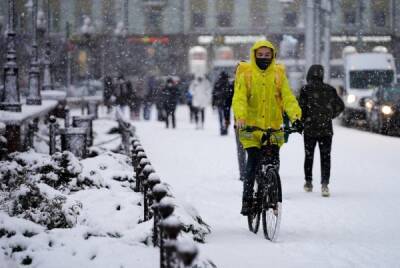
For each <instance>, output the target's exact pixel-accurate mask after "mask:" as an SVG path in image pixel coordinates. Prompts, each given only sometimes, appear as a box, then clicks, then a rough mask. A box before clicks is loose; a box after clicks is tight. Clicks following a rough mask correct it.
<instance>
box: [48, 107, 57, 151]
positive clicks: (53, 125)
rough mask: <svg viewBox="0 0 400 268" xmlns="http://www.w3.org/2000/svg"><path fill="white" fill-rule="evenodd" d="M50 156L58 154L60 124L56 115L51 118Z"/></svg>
mask: <svg viewBox="0 0 400 268" xmlns="http://www.w3.org/2000/svg"><path fill="white" fill-rule="evenodd" d="M49 123H50V124H49V154H50V155H53V154H54V153H55V152H56V149H57V148H56V136H57V132H58V124H57V120H56V118H55V116H54V115H51V116H50V118H49Z"/></svg>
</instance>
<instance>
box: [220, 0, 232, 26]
mask: <svg viewBox="0 0 400 268" xmlns="http://www.w3.org/2000/svg"><path fill="white" fill-rule="evenodd" d="M233 8H234V3H233V0H217V25H218V26H219V27H232V17H233Z"/></svg>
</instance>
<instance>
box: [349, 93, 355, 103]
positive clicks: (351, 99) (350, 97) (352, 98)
mask: <svg viewBox="0 0 400 268" xmlns="http://www.w3.org/2000/svg"><path fill="white" fill-rule="evenodd" d="M355 101H356V96H355V95H352V94H350V95H347V102H348V103H353V102H355Z"/></svg>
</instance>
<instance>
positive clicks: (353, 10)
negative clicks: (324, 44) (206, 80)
mask: <svg viewBox="0 0 400 268" xmlns="http://www.w3.org/2000/svg"><path fill="white" fill-rule="evenodd" d="M15 1H16V3H17V16H18V19H17V24H18V25H17V32H18V33H19V34H20V35H21V36H22V37H21V38H22V40H24V42H25V41H26V42H29V36H30V33H31V31H32V29H30V27H31V26H30V25H31V24H30V23H28V22H29V8H30V2H31V1H30V0H15ZM49 2H50V14H51V15H50V20H51V23H50V25H51V37H52V39H53V40H54V43H55V44H56V45H55V46H54V47H55V50H56V51H55V52H54V53H55V54H56V53H59V54H60V55H58V54H56V55H54V61H55V65H56V66H58V67H59V68H61V70H62V68H63V66H65V64H63V63H65V60H66V58H65V53H64V52H65V51H66V50H67V51H69V52H70V53H71V54H72V58H73V61H74V63H76V64H73V66H74V70H73V73H74V77H78V78H79V77H81V78H82V77H83V78H84V77H87V75H90V76H92V77H94V78H98V77H101V76H103V75H104V74H107V73H118V72H124V73H127V74H128V75H132V74H135V73H138V74H141V73H145V72H148V71H151V70H153V69H154V68H155V69H156V70H155V71H156V72H161V73H163V74H167V73H177V74H180V73H183V72H185V70H187V52H188V50H189V48H190V47H192V46H195V45H201V46H204V47H205V48H206V49H207V50H208V55H209V56H208V57H209V59H210V61H211V60H212V58H213V57H214V56H213V53H214V51H215V50H216V49H217V48H218V47H219V46H226V45H227V46H230V47H232V48H233V51H234V57H235V58H236V59H246V58H247V57H248V51H249V48H250V46H251V44H252V43H253V42H254V40H257V38H260V37H261V36H264V37H266V38H267V39H269V40H271V41H272V42H274V43H275V44H276V46H277V47H279V44H280V43H281V41H282V39H283V36H284V35H289V36H291V37H292V38H294V39H295V40H296V41H297V48H296V53H295V54H296V57H297V58H299V59H303V58H304V44H305V31H306V29H305V17H306V15H305V14H306V9H307V6H306V0H279V1H278V0H69V1H63V0H50V1H49ZM314 2H317V1H314ZM322 2H324V0H322ZM46 3H47V0H39V6H40V7H41V10H42V11H43V12H44V13H45V14H46V11H47V6H46ZM332 4H333V6H332V20H331V25H332V28H331V29H332V30H331V34H332V36H331V47H332V49H331V58H332V59H335V58H340V57H341V53H342V50H343V48H344V47H345V46H348V45H352V46H355V47H356V48H357V49H358V50H359V51H370V50H372V48H373V47H375V46H378V45H379V46H385V47H387V48H388V50H389V52H392V53H393V54H394V55H395V58H396V59H398V60H397V62H400V43H399V41H400V0H363V1H357V0H338V1H332ZM0 21H1V23H0V31H1V32H2V34H1V40H0V44H2V47H1V50H4V42H5V41H4V39H5V38H4V31H5V29H6V21H7V1H0ZM67 24H68V25H69V27H67ZM67 32H69V33H70V34H68V33H67ZM67 36H68V37H67ZM21 49H22V50H23V48H21ZM20 53H21V54H23V53H22V52H20ZM1 55H2V57H3V55H4V53H2V54H1ZM56 61H58V62H59V64H57V62H56ZM1 62H4V61H3V59H1ZM165 62H167V64H165ZM398 64H399V63H398ZM398 66H399V65H398ZM399 69H400V68H399ZM88 70H89V71H88ZM58 73H59V75H61V76H62V74H65V72H63V71H60V72H58Z"/></svg>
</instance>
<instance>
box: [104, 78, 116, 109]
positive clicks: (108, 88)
mask: <svg viewBox="0 0 400 268" xmlns="http://www.w3.org/2000/svg"><path fill="white" fill-rule="evenodd" d="M103 82H104V89H103V103H104V105H105V106H106V107H107V113H110V111H111V105H112V100H111V97H112V95H113V93H114V85H113V82H112V78H111V77H110V76H105V77H104V81H103Z"/></svg>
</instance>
